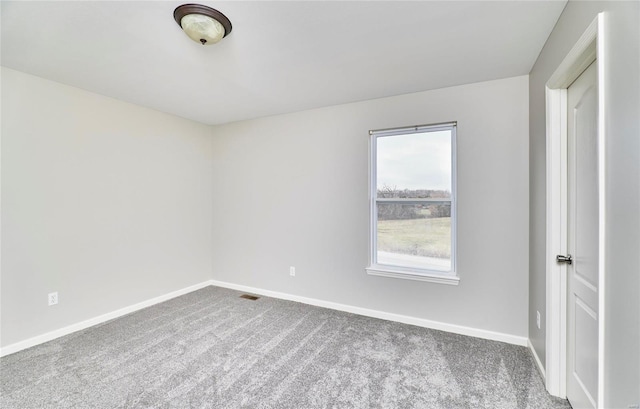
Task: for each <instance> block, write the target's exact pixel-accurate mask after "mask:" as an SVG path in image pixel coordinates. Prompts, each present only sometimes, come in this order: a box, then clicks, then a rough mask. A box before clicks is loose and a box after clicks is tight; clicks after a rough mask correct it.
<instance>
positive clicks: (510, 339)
mask: <svg viewBox="0 0 640 409" xmlns="http://www.w3.org/2000/svg"><path fill="white" fill-rule="evenodd" d="M211 284H212V285H215V286H218V287H224V288H229V289H232V290H238V291H243V292H247V293H254V294H259V295H264V296H265V297H273V298H279V299H282V300H288V301H296V302H300V303H303V304H309V305H315V306H317V307H324V308H330V309H332V310H338V311H344V312H350V313H352V314H358V315H364V316H366V317H372V318H380V319H383V320H388V321H396V322H401V323H403V324H411V325H416V326H418V327H424V328H430V329H437V330H440V331H446V332H453V333H455V334H461V335H468V336H471V337H476V338H483V339H489V340H492V341H500V342H506V343H508V344H513V345H520V346H524V347H526V346H527V344H528V342H529V339H528V338H527V337H521V336H517V335H511V334H505V333H502V332H494V331H488V330H484V329H478V328H471V327H465V326H462V325H455V324H447V323H444V322H439V321H431V320H426V319H423V318H416V317H410V316H408V315H401V314H393V313H390V312H384V311H378V310H371V309H368V308H361V307H355V306H352V305H346V304H339V303H335V302H331V301H324V300H318V299H315V298H307V297H301V296H298V295H292V294H287V293H281V292H277V291H270V290H264V289H261V288H255V287H249V286H246V285H240V284H233V283H228V282H225V281H217V280H211Z"/></svg>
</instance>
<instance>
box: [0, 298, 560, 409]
mask: <svg viewBox="0 0 640 409" xmlns="http://www.w3.org/2000/svg"><path fill="white" fill-rule="evenodd" d="M240 294H241V293H239V292H237V291H231V290H227V289H222V288H217V287H207V288H204V289H202V290H199V291H196V292H193V293H190V294H187V295H184V296H182V297H178V298H175V299H173V300H170V301H167V302H164V303H162V304H158V305H155V306H153V307H149V308H147V309H144V310H141V311H138V312H136V313H133V314H130V315H127V316H124V317H121V318H118V319H116V320H113V321H109V322H107V323H104V324H102V325H99V326H96V327H92V328H89V329H87V330H84V331H80V332H77V333H74V334H71V335H68V336H65V337H63V338H59V339H57V340H54V341H51V342H48V343H46V344H42V345H39V346H36V347H33V348H30V349H27V350H24V351H21V352H18V353H15V354H12V355H9V356H7V357H4V358H2V359H0V407H2V408H3V409H8V408H21V409H23V408H24V409H26V408H295V409H306V408H451V409H453V408H468V409H476V408H491V409H500V408H531V409H534V408H535V409H545V408H570V406H569V404H568V403H567V401H565V400H560V399H555V398H552V397H550V396H549V395H548V394H547V392H546V391H545V389H544V386H543V384H542V379H541V377H540V375H539V374H538V373H537V371H536V369H535V367H534V363H533V361H532V358H531V356H530V353H529V351H528V350H527V349H526V348H524V347H519V346H514V345H509V344H504V343H500V342H494V341H487V340H483V339H478V338H471V337H466V336H461V335H455V334H450V333H446V332H441V331H434V330H429V329H425V328H420V327H415V326H411V325H405V324H399V323H395V322H390V321H384V320H378V319H373V318H367V317H362V316H358V315H352V314H348V313H343V312H338V311H333V310H329V309H324V308H317V307H312V306H308V305H304V304H299V303H294V302H288V301H282V300H277V299H272V298H266V297H261V298H260V299H258V300H256V301H250V300H246V299H242V298H239V295H240Z"/></svg>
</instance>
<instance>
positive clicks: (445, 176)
mask: <svg viewBox="0 0 640 409" xmlns="http://www.w3.org/2000/svg"><path fill="white" fill-rule="evenodd" d="M369 133H370V135H371V144H370V146H371V170H370V175H371V176H370V178H371V187H370V191H371V198H370V200H371V260H370V263H371V264H370V266H369V267H368V268H367V272H368V273H369V274H374V275H382V276H389V277H400V278H409V279H415V280H423V281H434V282H442V283H447V284H457V283H458V277H457V276H456V273H455V271H456V270H455V248H456V246H455V236H456V235H455V231H456V229H455V226H456V217H455V214H456V198H455V168H456V166H455V164H456V161H455V158H456V153H455V146H456V144H455V140H456V124H455V122H454V123H446V124H437V125H423V126H412V127H407V128H397V129H384V130H377V131H370V132H369Z"/></svg>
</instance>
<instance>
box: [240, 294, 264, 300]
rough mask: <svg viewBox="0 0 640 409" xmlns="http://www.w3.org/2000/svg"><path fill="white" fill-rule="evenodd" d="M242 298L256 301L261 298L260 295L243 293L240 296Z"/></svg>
mask: <svg viewBox="0 0 640 409" xmlns="http://www.w3.org/2000/svg"><path fill="white" fill-rule="evenodd" d="M240 298H245V299H247V300H251V301H255V300H257V299H258V298H260V297H256V296H255V295H249V294H242V295H241V296H240Z"/></svg>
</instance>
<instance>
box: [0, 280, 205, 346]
mask: <svg viewBox="0 0 640 409" xmlns="http://www.w3.org/2000/svg"><path fill="white" fill-rule="evenodd" d="M211 284H212V283H211V281H210V280H208V281H204V282H202V283H199V284H195V285H192V286H189V287H187V288H183V289H180V290H177V291H172V292H170V293H167V294H163V295H160V296H158V297H154V298H151V299H149V300H146V301H142V302H139V303H137V304H133V305H130V306H128V307H124V308H121V309H119V310H116V311H113V312H109V313H107V314H103V315H100V316H97V317H94V318H90V319H88V320H85V321H82V322H78V323H76V324H72V325H69V326H66V327H64V328H60V329H57V330H55V331H51V332H47V333H45V334H42V335H38V336H35V337H33V338H29V339H26V340H24V341H20V342H16V343H15V344H11V345H7V346H6V347H4V348H1V349H0V357H2V356H6V355H9V354H13V353H15V352H18V351H22V350H23V349H27V348H31V347H32V346H36V345H39V344H43V343H45V342H48V341H51V340H54V339H56V338H60V337H63V336H65V335H68V334H71V333H73V332H76V331H80V330H83V329H86V328H89V327H92V326H94V325H98V324H102V323H103V322H106V321H109V320H112V319H114V318H118V317H122V316H123V315H127V314H130V313H132V312H135V311H138V310H141V309H143V308H147V307H150V306H152V305H154V304H158V303H161V302H163V301H167V300H170V299H172V298H175V297H179V296H181V295H184V294H187V293H190V292H193V291H196V290H199V289H201V288H204V287H207V286H210V285H211Z"/></svg>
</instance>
